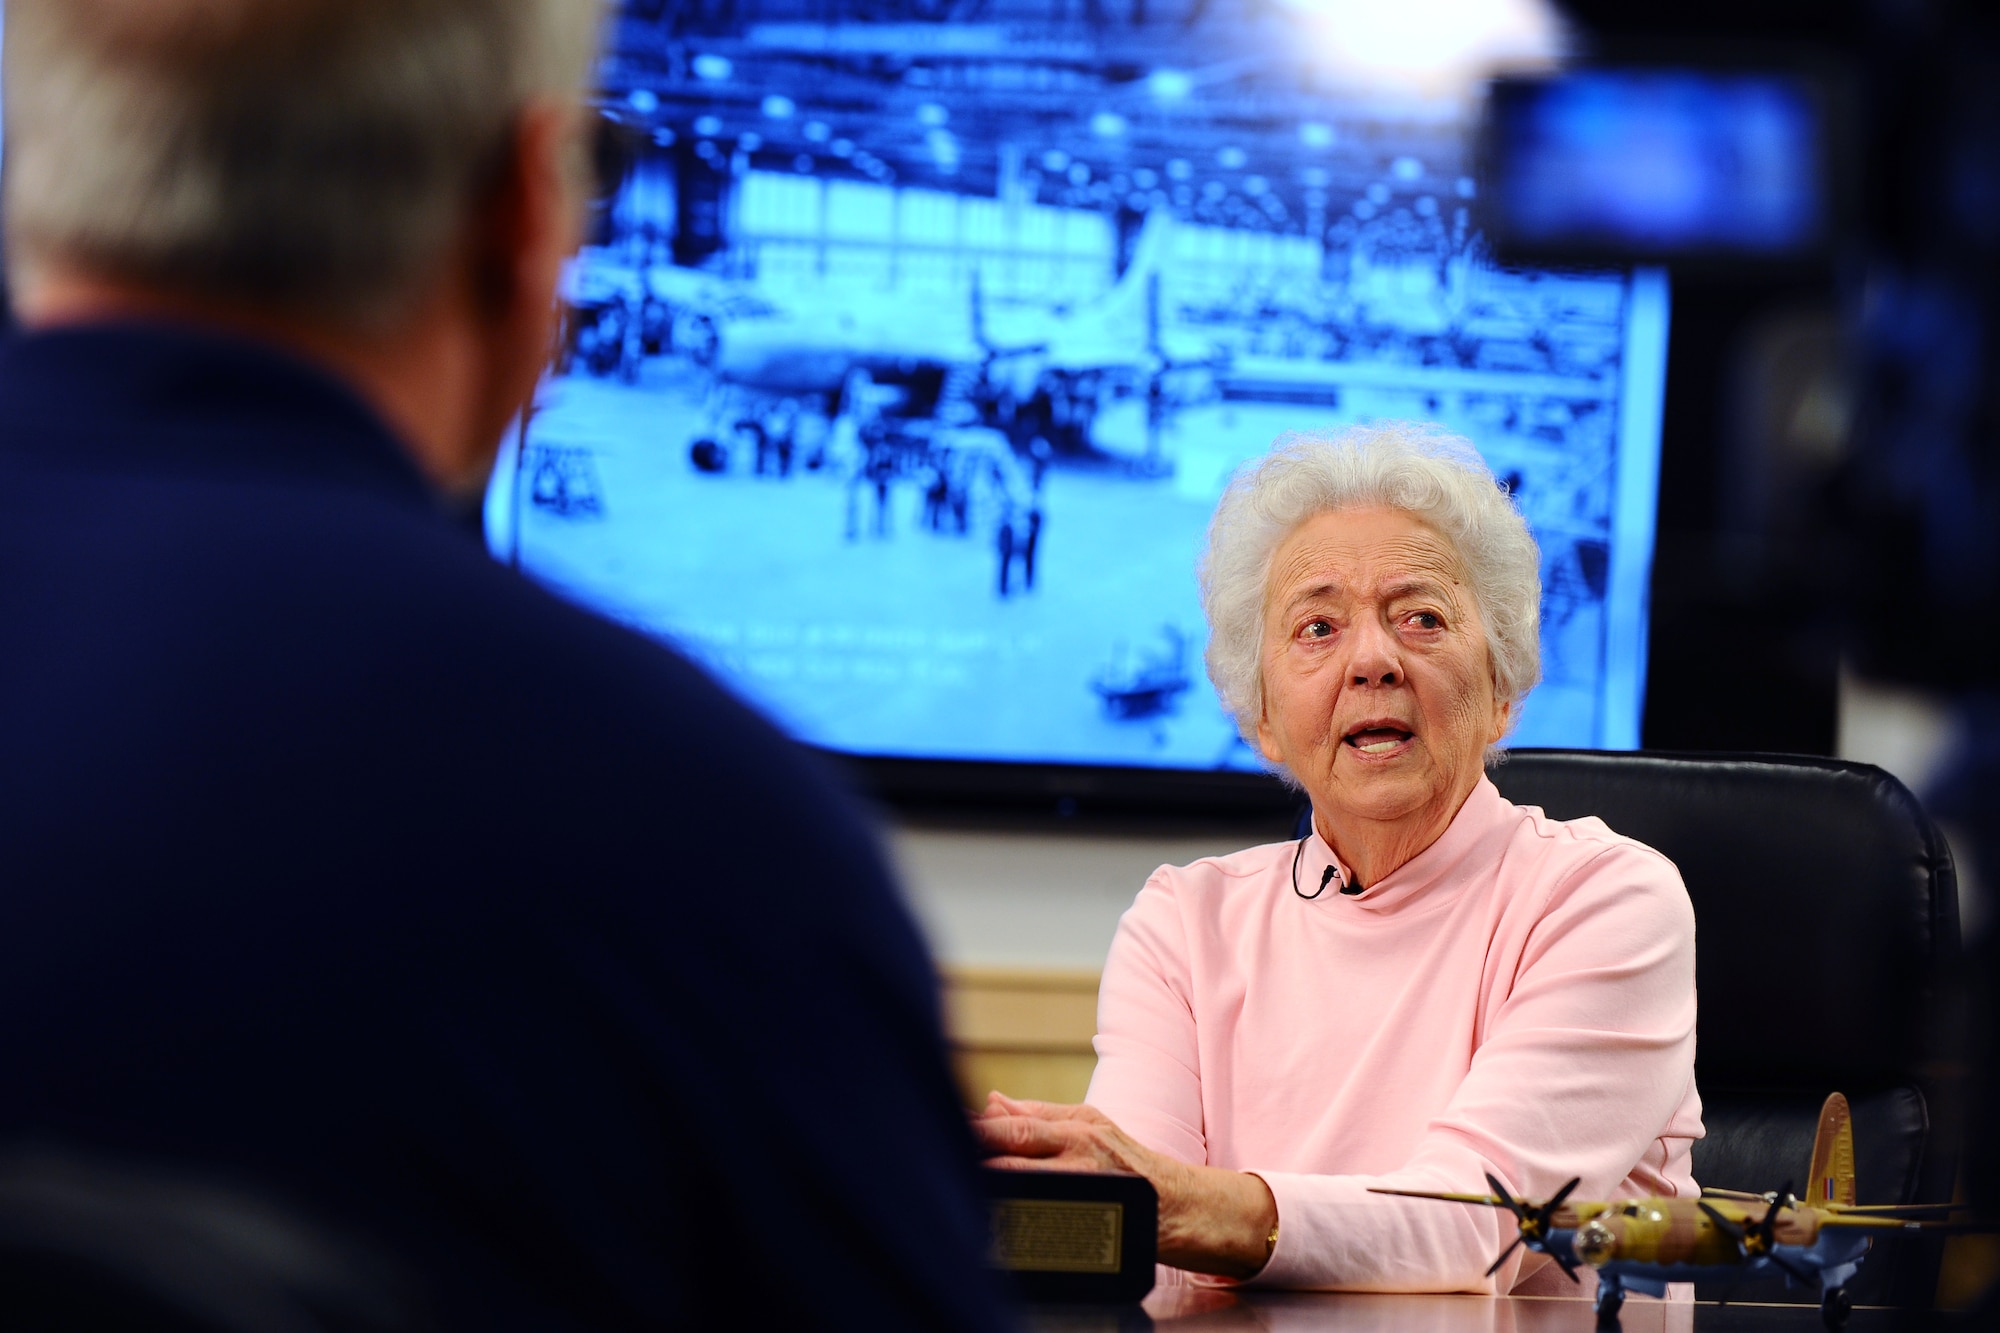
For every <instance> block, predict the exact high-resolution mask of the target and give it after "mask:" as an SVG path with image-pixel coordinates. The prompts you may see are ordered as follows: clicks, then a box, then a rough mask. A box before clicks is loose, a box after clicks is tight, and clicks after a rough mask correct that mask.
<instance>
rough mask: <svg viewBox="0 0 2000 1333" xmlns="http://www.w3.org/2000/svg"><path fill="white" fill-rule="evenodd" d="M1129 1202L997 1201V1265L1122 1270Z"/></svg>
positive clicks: (1055, 1270) (1042, 1269)
mask: <svg viewBox="0 0 2000 1333" xmlns="http://www.w3.org/2000/svg"><path fill="white" fill-rule="evenodd" d="M1124 1228H1125V1205H1124V1204H1121V1203H1100V1202H1095V1201H1091V1200H1075V1199H1001V1200H998V1201H997V1202H995V1203H994V1205H993V1263H994V1265H995V1266H996V1267H999V1268H1006V1269H1011V1270H1013V1271H1014V1272H1034V1273H1116V1272H1117V1271H1118V1256H1119V1253H1120V1250H1121V1242H1122V1241H1123V1239H1124Z"/></svg>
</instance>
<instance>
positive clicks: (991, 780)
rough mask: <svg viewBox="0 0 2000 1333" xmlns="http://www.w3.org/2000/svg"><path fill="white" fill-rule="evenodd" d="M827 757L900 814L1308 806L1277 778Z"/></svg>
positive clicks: (1066, 816)
mask: <svg viewBox="0 0 2000 1333" xmlns="http://www.w3.org/2000/svg"><path fill="white" fill-rule="evenodd" d="M819 753H820V754H821V755H822V756H823V757H824V758H825V759H826V760H827V761H828V762H830V763H831V764H832V765H833V766H834V767H835V768H836V769H837V770H839V771H841V772H842V773H844V774H845V775H846V776H847V777H848V779H849V781H850V782H851V783H852V785H853V786H854V788H855V789H856V790H857V791H858V792H859V793H860V794H861V795H862V796H863V797H865V798H866V799H868V800H870V801H872V802H874V803H876V804H878V805H881V806H883V807H886V808H887V809H890V810H892V811H894V812H896V813H898V814H902V815H914V816H943V817H953V816H964V815H968V814H996V815H1006V816H1022V817H1027V818H1031V819H1034V818H1050V819H1055V820H1059V821H1061V820H1070V819H1077V818H1084V819H1092V818H1108V819H1128V820H1129V819H1133V818H1139V819H1147V818H1166V819H1178V820H1215V821H1222V822H1230V823H1235V822H1243V821H1255V822H1262V821H1266V820H1282V819H1285V818H1288V817H1294V816H1296V814H1297V813H1298V811H1299V810H1301V809H1302V808H1304V806H1305V803H1306V797H1305V795H1304V793H1303V792H1301V791H1299V790H1298V789H1297V788H1295V787H1293V786H1291V785H1290V784H1289V783H1287V782H1286V781H1285V779H1283V778H1281V777H1279V776H1278V775H1277V774H1276V773H1270V772H1250V771H1246V770H1240V769H1189V768H1135V767H1119V766H1115V765H1108V764H1102V765H1100V764H1052V763H1041V764H1037V763H1010V762H1005V761H999V760H971V759H915V758H901V757H892V756H886V755H859V754H852V753H849V752H846V751H842V750H828V749H821V750H820V751H819Z"/></svg>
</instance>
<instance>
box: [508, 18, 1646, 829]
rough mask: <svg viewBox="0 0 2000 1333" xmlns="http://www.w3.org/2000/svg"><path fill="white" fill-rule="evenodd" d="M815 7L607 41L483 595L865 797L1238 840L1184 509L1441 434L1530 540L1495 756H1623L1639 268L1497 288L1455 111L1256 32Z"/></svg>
mask: <svg viewBox="0 0 2000 1333" xmlns="http://www.w3.org/2000/svg"><path fill="white" fill-rule="evenodd" d="M850 8H851V7H850ZM846 12H848V10H844V9H841V8H840V7H838V6H836V7H833V8H829V7H827V6H825V5H823V4H819V3H817V0H815V3H812V4H807V3H805V2H804V0H765V2H764V3H760V4H757V5H754V6H744V7H725V8H723V9H720V10H714V11H709V10H701V11H699V12H698V13H697V12H695V11H692V10H690V8H689V7H687V6H681V5H652V6H648V5H646V4H644V3H643V2H642V0H634V3H632V4H631V5H629V6H628V7H627V8H626V9H625V10H624V11H623V12H622V13H621V14H620V16H619V17H618V20H617V22H616V25H615V30H614V38H613V41H612V44H611V47H610V50H609V52H608V54H607V56H606V58H605V61H604V66H603V91H602V97H601V111H602V114H603V116H604V117H605V121H606V125H607V127H609V128H610V129H611V130H612V131H614V134H613V136H612V137H613V139H614V140H615V142H616V146H617V147H618V151H617V152H615V153H612V154H610V155H608V156H609V160H610V161H612V162H613V163H614V166H615V170H614V171H613V173H612V178H611V180H610V181H609V182H608V184H607V189H606V191H605V197H604V200H603V201H602V203H601V206H600V207H599V209H598V211H597V214H596V216H595V218H594V220H593V232H592V236H591V238H590V243H589V244H588V245H587V246H586V247H585V248H584V249H583V251H582V252H581V253H580V255H579V257H578V258H577V260H576V262H575V264H574V265H573V268H572V271H571V272H570V274H569V276H568V279H567V292H566V296H567V300H568V315H567V318H566V322H565V330H564V333H563V336H562V341H561V348H560V352H559V355H558V357H557V360H556V363H555V366H554V368H553V369H552V371H551V373H550V375H549V376H548V378H547V380H546V381H545V383H544V384H543V386H542V388H541V390H540V392H539V394H538V397H537V400H536V403H535V407H534V409H533V411H532V412H531V413H530V414H529V416H528V417H527V419H526V420H525V421H524V423H523V425H522V428H521V430H520V431H519V433H518V437H517V439H516V441H515V443H514V445H513V447H512V448H510V449H509V450H508V451H506V452H505V453H504V454H503V458H502V460H501V464H500V466H499V467H498V468H497V469H496V471H495V474H494V478H493V481H492V484H491V486H490V488H489V491H488V496H487V512H486V520H487V530H488V534H489V541H490V544H491V546H492V549H493V551H494V553H495V555H496V556H497V557H498V558H501V559H504V560H508V561H511V562H513V563H515V564H516V565H518V566H519V567H520V568H521V569H523V570H525V571H526V572H527V573H529V574H530V575H531V576H533V577H534V578H536V579H538V580H540V581H542V582H543V583H545V584H547V585H548V586H550V587H552V588H554V589H556V590H558V591H560V592H561V593H562V594H564V595H566V596H569V597H572V598H574V599H576V600H577V601H579V602H581V603H583V604H585V605H587V606H590V607H593V608H595V609H597V610H598V611H600V612H602V613H604V614H606V615H608V616H611V617H613V618H615V619H618V620H620V621H623V622H626V623H628V624H630V625H632V626H634V627H636V628H638V629H640V630H642V631H644V632H645V633H648V634H652V635H656V636H658V637H660V638H661V639H663V640H666V641H668V642H670V643H672V644H675V645H677V646H678V647H679V648H681V649H682V650H684V651H686V652H687V653H689V654H690V655H692V656H693V657H694V658H696V659H698V660H699V661H701V662H703V663H705V664H707V665H708V666H709V667H710V668H711V669H712V670H713V671H714V672H715V674H716V675H718V676H719V677H720V678H721V679H722V680H724V681H725V682H727V683H728V684H729V685H731V686H732V687H733V688H735V689H736V690H737V691H739V692H740V693H741V694H742V695H744V696H746V697H747V698H749V699H750V700H752V701H753V702H754V703H756V704H757V705H758V706H760V707H761V708H763V709H764V710H765V711H767V712H768V713H769V714H770V715H771V716H772V717H774V718H775V719H777V720H778V722H779V723H780V724H781V725H783V726H784V727H785V728H787V729H788V730H789V731H790V732H792V733H793V734H794V735H796V736H797V737H799V738H801V739H802V740H804V741H806V742H809V743H810V744H812V745H815V746H818V747H822V748H823V749H826V750H828V751H832V752H835V753H837V754H840V755H843V756H849V757H852V758H854V759H856V760H857V761H859V762H860V765H861V767H862V769H863V770H864V771H865V772H866V773H867V774H869V775H870V777H871V778H872V779H873V780H874V781H875V783H876V785H877V787H878V789H880V790H884V791H886V792H888V793H889V794H891V795H896V794H903V795H918V794H922V793H924V792H930V793H934V794H935V793H941V792H955V793H959V794H972V795H985V796H990V797H994V798H996V799H1005V798H1006V797H1008V796H1009V795H1013V796H1019V795H1022V794H1028V795H1030V796H1032V797H1033V798H1034V799H1036V800H1040V799H1043V798H1047V797H1054V798H1058V799H1063V798H1066V797H1071V796H1078V795H1082V796H1085V797H1108V798H1116V797H1117V796H1118V795H1119V794H1120V793H1123V794H1124V795H1126V796H1128V797H1131V796H1135V795H1136V796H1139V797H1142V798H1143V799H1145V800H1148V801H1154V800H1159V801H1168V802H1173V801H1176V800H1193V801H1196V802H1197V803H1200V802H1208V803H1218V804H1229V803H1231V802H1232V801H1239V800H1240V801H1251V802H1253V803H1254V802H1263V801H1268V800H1270V799H1271V798H1272V795H1273V794H1274V793H1276V792H1278V791H1279V787H1278V785H1277V784H1276V783H1275V782H1274V780H1272V779H1271V778H1270V777H1269V776H1268V775H1266V774H1264V773H1263V772H1262V766H1261V765H1260V763H1259V760H1258V758H1257V756H1256V755H1255V753H1254V752H1253V751H1252V750H1251V749H1250V748H1249V747H1248V746H1247V745H1245V744H1244V742H1243V741H1242V739H1241V738H1240V737H1239V736H1238V735H1237V733H1236V729H1235V728H1234V726H1233V725H1231V723H1230V721H1229V719H1228V718H1227V717H1226V716H1225V715H1224V714H1223V712H1222V710H1221V707H1220V705H1219V704H1218V702H1217V701H1216V698H1215V696H1214V693H1213V691H1212V689H1211V688H1210V687H1209V684H1208V682H1207V679H1206V677H1205V675H1204V674H1203V670H1202V660H1201V659H1202V649H1203V644H1204V639H1205V629H1204V625H1203V621H1202V617H1201V613H1200V609H1199V606H1198V603H1197V598H1196V591H1195V577H1194V565H1195V559H1196V555H1197V551H1198V549H1199V547H1200V544H1201V541H1202V537H1203V532H1204V527H1205V525H1206V523H1207V521H1208V518H1209V515H1210V512H1211V510H1212V508H1213V506H1214V503H1215V500H1216V498H1217V496H1218V494H1219V493H1220V491H1221V488H1222V486H1223V484H1224V483H1225V481H1226V480H1227V479H1228V477H1229V476H1230V475H1231V473H1232V472H1233V471H1234V470H1235V469H1237V468H1238V467H1240V466H1241V465H1242V464H1243V463H1244V462H1245V461H1246V460H1249V459H1253V458H1255V457H1257V456H1258V455H1260V454H1261V453H1263V452H1264V451H1266V450H1267V449H1268V448H1269V447H1270V446H1271V444H1272V442H1273V440H1274V438H1275V437H1277V436H1278V435H1280V434H1281V433H1283V432H1286V431H1291V430H1310V429H1324V428H1328V427H1334V426H1338V425H1340V424H1343V423H1348V422H1354V421H1361V420H1368V419H1390V418H1422V419H1428V420H1435V421H1439V422H1442V423H1444V424H1445V425H1447V426H1449V427H1451V428H1453V429H1455V430H1458V431H1460V432H1462V433H1463V434H1465V435H1467V436H1468V437H1470V438H1471V439H1472V440H1473V441H1474V442H1475V443H1476V444H1477V445H1478V447H1479V448H1480V449H1481V450H1482V451H1483V452H1484V454H1485V456H1486V458H1487V459H1488V460H1489V462H1490V463H1491V464H1492V466H1493V468H1494V471H1495V472H1496V474H1497V475H1499V476H1500V477H1502V478H1503V479H1504V480H1505V481H1506V483H1507V484H1508V485H1509V486H1510V487H1511V488H1512V490H1513V492H1514V494H1515V495H1516V496H1517V497H1518V498H1519V501H1520V504H1521V506H1522V509H1523V511H1524V512H1525V513H1526V515H1527V517H1528V520H1529V522H1530V524H1531V525H1532V527H1533V529H1534V531H1535V533H1536V535H1537V537H1538V538H1539V539H1540V542H1541V545H1542V553H1543V562H1544V563H1543V571H1542V574H1543V581H1544V587H1545V602H1544V607H1543V635H1544V663H1545V672H1546V678H1545V680H1544V681H1543V683H1542V684H1541V686H1540V687H1539V688H1537V689H1536V691H1535V692H1534V694H1533V695H1532V696H1531V697H1530V699H1529V700H1528V702H1527V705H1526V708H1525V710H1524V715H1523V717H1522V721H1521V723H1520V726H1519V729H1518V730H1517V732H1516V733H1515V735H1514V738H1513V739H1514V743H1517V744H1523V745H1575V746H1599V747H1607V748H1630V747H1633V746H1635V745H1636V744H1637V743H1638V739H1639V717H1640V706H1641V701H1642V696H1643V690H1644V683H1645V682H1644V663H1645V657H1646V652H1645V640H1646V612H1647V605H1646V603H1647V587H1648V582H1649V576H1650V564H1651V558H1652V547H1653V516H1654V508H1655V492H1656V483H1657V476H1658V448H1659V426H1660V415H1661V406H1662V392H1663V381H1664V374H1665V349H1666V327H1667V317H1668V294H1667V287H1666V282H1665V279H1664V277H1663V276H1662V275H1661V274H1660V273H1658V272H1656V271H1647V270H1638V271H1631V270H1616V269H1604V270H1597V271H1588V272H1581V271H1573V272H1556V271H1533V270H1523V269H1510V268H1503V267H1500V266H1497V265H1496V264H1495V263H1493V262H1492V260H1491V258H1490V256H1489V254H1488V251H1487V249H1486V247H1485V245H1484V243H1483V241H1482V238H1481V234H1480V230H1479V224H1478V215H1477V211H1476V207H1477V204H1478V196H1479V193H1480V188H1479V185H1478V184H1477V182H1476V181H1475V180H1474V179H1473V176H1472V174H1471V173H1472V166H1471V161H1472V152H1471V148H1470V138H1471V135H1470V130H1471V128H1472V127H1471V126H1470V125H1469V124H1468V123H1467V115H1466V114H1465V112H1464V111H1463V110H1462V109H1461V105H1460V104H1459V103H1451V102H1442V103H1441V102H1438V101H1426V100H1423V99H1422V98H1419V97H1416V96H1414V95H1405V94H1399V93H1385V92H1380V91H1371V90H1369V89H1367V88H1365V87H1358V86H1348V85H1344V84H1342V83H1341V82H1340V81H1339V79H1338V78H1336V77H1335V76H1334V75H1333V74H1331V73H1329V72H1328V71H1327V70H1326V69H1324V68H1322V67H1321V66H1322V65H1323V63H1324V62H1319V61H1316V60H1315V58H1314V55H1313V52H1312V51H1311V50H1310V49H1309V47H1308V46H1307V45H1305V43H1306V41H1307V38H1306V37H1305V36H1303V35H1302V33H1303V32H1304V30H1303V29H1302V28H1301V27H1300V24H1299V22H1298V21H1297V11H1295V10H1293V9H1292V8H1290V7H1288V6H1285V5H1253V4H1247V3H1246V4H1228V3H1223V2H1222V0H1215V3H1212V4H1211V3H1204V0H1190V3H1186V4H1181V5H1178V6H1156V7H1155V9H1154V10H1153V11H1149V10H1148V9H1147V8H1146V7H1145V6H1144V5H1143V4H1140V5H1135V6H1134V8H1133V9H1132V10H1131V11H1130V12H1129V13H1128V12H1126V10H1125V9H1124V8H1123V7H1122V6H1120V7H1118V8H1115V9H1113V8H1111V7H1109V6H1108V5H1107V6H1097V5H1093V4H1088V3H1086V4H1084V5H1083V6H1081V7H1080V8H1078V9H1077V10H1076V12H1075V13H1069V12H1068V10H1067V9H1066V8H1065V7H1063V6H1060V5H1059V6H1056V7H1055V8H1053V9H1050V8H1047V7H1039V6H1038V7H1034V8H1027V7H1023V6H1013V5H1009V4H1005V3H1000V2H999V0H995V3H994V4H992V5H989V6H979V7H975V9H974V10H969V11H968V14H966V15H961V14H957V13H956V12H955V9H954V7H953V6H951V5H943V6H942V7H938V13H937V14H936V15H931V14H930V13H929V11H928V10H925V11H924V14H923V15H918V14H917V11H916V10H908V9H907V8H906V7H905V8H897V7H894V6H892V7H889V8H886V9H883V10H882V11H881V14H883V15H889V16H890V17H878V18H876V19H872V20H871V19H866V18H841V17H838V15H839V14H842V13H846ZM982 14H983V15H985V16H986V17H984V18H980V17H977V15H982ZM691 15H692V16H691ZM895 15H901V17H895ZM968 15H971V17H968Z"/></svg>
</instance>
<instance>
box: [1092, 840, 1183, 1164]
mask: <svg viewBox="0 0 2000 1333" xmlns="http://www.w3.org/2000/svg"><path fill="white" fill-rule="evenodd" d="M1168 876H1169V870H1168V868H1167V867H1166V866H1162V867H1160V868H1159V869H1158V870H1156V871H1154V872H1153V874H1152V876H1151V877H1150V878H1149V879H1147V881H1146V886H1145V887H1144V888H1142V889H1141V890H1139V896H1138V898H1137V899H1136V900H1135V901H1134V902H1133V904H1132V906H1131V907H1130V908H1129V909H1128V910H1127V911H1126V913H1125V916H1124V918H1123V919H1122V920H1120V921H1119V923H1118V933H1117V935H1116V936H1115V937H1113V939H1112V941H1111V954H1110V957H1109V958H1108V959H1107V960H1106V961H1105V964H1104V979H1103V981H1102V982H1101V983H1100V984H1099V986H1098V992H1097V1037H1096V1039H1095V1041H1094V1042H1093V1044H1094V1045H1095V1047H1096V1049H1097V1069H1096V1071H1095V1072H1094V1073H1092V1075H1091V1078H1090V1092H1089V1093H1088V1095H1087V1098H1086V1100H1088V1101H1089V1102H1090V1104H1091V1105H1092V1106H1095V1107H1097V1108H1098V1109H1099V1110H1101V1111H1103V1112H1104V1113H1105V1114H1106V1115H1108V1116H1110V1117H1111V1119H1112V1121H1113V1123H1115V1124H1116V1125H1117V1126H1118V1127H1119V1128H1120V1129H1122V1130H1124V1131H1125V1132H1126V1133H1128V1134H1130V1135H1131V1136H1132V1137H1133V1138H1135V1139H1137V1140H1139V1142H1141V1143H1143V1144H1145V1145H1146V1146H1147V1147H1148V1148H1151V1149H1152V1150H1153V1151H1155V1152H1163V1153H1165V1154H1167V1156H1169V1157H1173V1158H1177V1159H1178V1160H1180V1161H1183V1162H1186V1163H1188V1164H1190V1165H1192V1166H1205V1165H1207V1163H1208V1140H1207V1139H1206V1138H1204V1137H1203V1134H1202V1119H1203V1117H1202V1109H1201V1056H1200V1053H1199V1051H1198V1050H1197V1049H1196V1046H1195V1022H1194V994H1193V985H1192V981H1191V979H1190V975H1189V969H1188V949H1187V933H1186V929H1185V927H1184V925H1183V923H1182V921H1181V916H1180V912H1179V909H1178V908H1177V907H1176V905H1175V903H1174V895H1173V889H1172V887H1171V883H1172V882H1171V880H1170V879H1169V878H1168Z"/></svg>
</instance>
